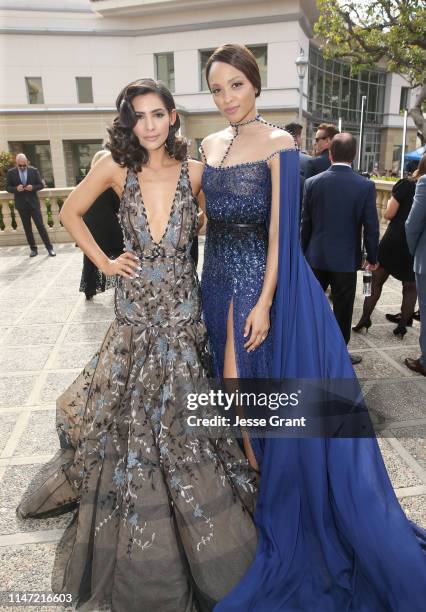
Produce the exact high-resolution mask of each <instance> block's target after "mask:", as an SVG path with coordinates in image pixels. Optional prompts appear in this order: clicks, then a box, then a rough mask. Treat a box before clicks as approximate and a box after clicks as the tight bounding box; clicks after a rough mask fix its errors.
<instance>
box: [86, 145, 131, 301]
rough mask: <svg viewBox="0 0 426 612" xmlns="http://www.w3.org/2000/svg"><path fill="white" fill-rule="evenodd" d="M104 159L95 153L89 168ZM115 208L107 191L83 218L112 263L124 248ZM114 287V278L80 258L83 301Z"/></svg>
mask: <svg viewBox="0 0 426 612" xmlns="http://www.w3.org/2000/svg"><path fill="white" fill-rule="evenodd" d="M105 155H109V153H108V151H105V150H104V151H98V152H97V153H95V155H94V156H93V159H92V162H91V168H93V166H94V165H95V164H96V163H97V162H98V161H99V160H100V159H102V157H104V156H105ZM119 207H120V198H119V197H118V195H117V194H116V193H115V191H114V189H112V187H110V188H109V189H107V190H106V191H104V193H102V194H101V195H100V196H99V197H98V198H96V200H95V202H94V203H93V205H92V206H91V207H90V208H89V210H88V211H87V212H86V213H85V214H84V215H83V220H84V223H85V224H86V225H87V227H88V228H89V231H90V233H91V234H92V236H93V237H94V239H95V240H96V242H97V244H98V245H99V247H100V248H101V249H102V250H103V251H104V253H106V254H107V255H108V257H109V258H110V259H115V258H116V257H118V256H119V255H121V254H122V252H123V247H124V243H123V232H122V230H121V227H120V223H119V221H118V216H117V215H118V209H119ZM115 284H116V283H115V277H107V276H105V274H103V273H102V272H101V271H100V270H98V268H97V267H96V266H95V264H94V263H93V262H92V261H91V260H90V259H89V257H87V255H84V257H83V271H82V274H81V282H80V291H83V292H84V293H85V295H86V300H91V299H92V298H93V296H95V295H96V294H97V293H102V292H103V291H105V290H106V289H109V288H110V287H114V286H115Z"/></svg>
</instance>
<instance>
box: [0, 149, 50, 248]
mask: <svg viewBox="0 0 426 612" xmlns="http://www.w3.org/2000/svg"><path fill="white" fill-rule="evenodd" d="M43 188H44V185H43V183H42V180H41V178H40V174H39V171H38V170H37V168H34V167H33V166H29V165H28V160H27V158H26V157H25V155H24V154H23V153H18V155H17V156H16V167H15V168H11V169H10V170H8V172H7V179H6V190H7V191H8V192H9V193H13V196H14V200H15V208H16V210H17V211H18V213H19V216H20V217H21V221H22V225H23V227H24V231H25V236H26V238H27V242H28V244H29V246H30V249H31V250H30V257H35V256H36V255H37V253H38V251H37V245H36V242H35V240H34V234H33V229H32V226H31V219H32V220H33V221H34V223H35V226H36V228H37V230H38V233H39V234H40V237H41V239H42V240H43V242H44V245H45V247H46V249H47V252H48V253H49V255H50V257H55V251H54V250H53V247H52V244H51V242H50V239H49V235H48V233H47V230H46V227H45V225H44V223H43V217H42V216H41V210H40V201H39V199H38V195H37V191H40V189H43Z"/></svg>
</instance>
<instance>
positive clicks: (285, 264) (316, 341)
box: [201, 45, 426, 612]
mask: <svg viewBox="0 0 426 612" xmlns="http://www.w3.org/2000/svg"><path fill="white" fill-rule="evenodd" d="M206 72H207V81H208V83H209V87H210V91H211V92H212V94H213V98H214V101H215V103H216V105H217V107H218V109H219V110H220V112H221V113H222V115H223V116H224V117H225V118H226V119H228V121H229V122H230V126H229V127H228V128H226V129H225V130H223V131H221V132H218V133H216V134H212V135H211V136H208V137H207V138H206V139H205V140H204V141H203V143H202V146H201V152H202V157H203V159H204V163H205V168H204V174H203V180H202V188H203V191H204V193H205V196H206V214H207V218H208V226H207V240H206V248H205V256H204V268H203V276H202V292H203V309H204V317H205V322H206V325H207V330H208V333H209V337H210V343H211V348H212V353H213V361H214V373H215V375H216V376H219V377H225V378H233V377H235V378H236V377H239V378H251V377H254V378H267V377H273V378H280V379H284V378H287V379H291V378H299V379H300V378H305V379H325V380H337V379H349V380H353V379H354V377H355V375H354V371H353V368H352V365H351V363H350V359H349V356H348V353H347V349H346V345H345V343H344V340H343V338H342V336H341V333H340V331H339V329H338V326H337V324H336V321H335V319H334V316H333V314H332V312H331V309H330V307H329V305H328V303H327V300H326V298H325V297H324V293H323V291H322V290H321V287H320V286H319V284H318V283H317V281H316V279H315V277H314V276H313V274H312V272H311V270H310V268H309V266H308V264H307V263H306V261H305V259H304V257H303V254H302V253H301V249H300V246H299V168H298V165H299V156H298V152H297V150H295V148H294V145H293V144H292V142H291V140H289V136H288V134H286V133H285V132H284V131H282V130H279V129H277V128H276V127H275V126H272V125H270V124H268V123H267V122H265V121H264V120H263V119H262V118H261V117H260V116H259V115H257V112H256V108H255V98H256V96H257V95H259V93H260V76H259V71H258V70H256V62H255V59H254V57H253V56H252V55H251V54H250V52H249V51H248V50H247V49H246V48H245V47H242V46H240V45H225V46H224V47H221V48H219V49H217V50H216V51H215V52H214V54H213V55H212V57H211V58H210V60H209V62H208V64H207V70H206ZM269 328H270V329H269ZM243 437H244V445H245V449H246V452H247V455H248V458H249V460H250V462H251V463H252V465H253V466H255V467H258V468H259V470H260V473H261V479H260V490H259V496H258V501H257V509H256V515H255V521H256V525H257V529H258V546H257V551H256V556H255V559H254V561H253V563H252V564H251V566H250V568H249V569H248V571H247V573H246V574H245V576H244V577H243V579H242V580H241V581H240V582H239V583H238V585H237V586H236V587H235V588H234V589H233V590H232V591H231V592H230V593H229V594H228V595H227V596H226V597H225V598H224V599H223V600H222V601H221V602H220V603H219V604H217V606H216V607H215V612H230V611H234V610H235V611H238V612H240V611H244V612H249V611H253V612H296V611H302V612H314V611H315V612H317V611H318V612H343V611H345V612H349V611H351V612H389V611H392V612H421V611H423V610H425V607H426V533H425V531H424V530H422V529H421V528H419V527H417V526H416V525H414V524H413V523H411V522H409V521H408V519H407V518H406V516H405V514H404V512H403V511H402V509H401V507H400V505H399V503H398V500H397V498H396V495H395V493H394V490H393V488H392V485H391V483H390V480H389V477H388V474H387V472H386V468H385V465H384V462H383V459H382V456H381V454H380V451H379V448H378V444H377V440H376V439H375V438H374V437H364V438H320V437H315V438H292V439H290V438H285V437H281V438H264V439H253V438H252V439H251V440H250V441H249V439H248V437H247V435H245V436H244V434H243Z"/></svg>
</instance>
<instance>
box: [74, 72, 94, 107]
mask: <svg viewBox="0 0 426 612" xmlns="http://www.w3.org/2000/svg"><path fill="white" fill-rule="evenodd" d="M75 82H76V84H77V100H78V101H79V103H80V104H83V103H88V102H93V89H92V77H75Z"/></svg>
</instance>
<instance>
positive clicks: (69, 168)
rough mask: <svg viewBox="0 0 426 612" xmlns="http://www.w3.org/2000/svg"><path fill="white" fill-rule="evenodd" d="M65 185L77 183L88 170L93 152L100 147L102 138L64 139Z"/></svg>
mask: <svg viewBox="0 0 426 612" xmlns="http://www.w3.org/2000/svg"><path fill="white" fill-rule="evenodd" d="M63 146H64V157H65V171H66V177H67V185H68V186H70V187H71V186H73V185H78V183H79V182H80V181H82V180H83V179H84V177H85V176H86V174H87V173H88V172H89V170H90V164H91V162H92V158H93V156H94V154H95V153H97V152H98V151H100V150H101V149H102V140H64V141H63Z"/></svg>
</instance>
